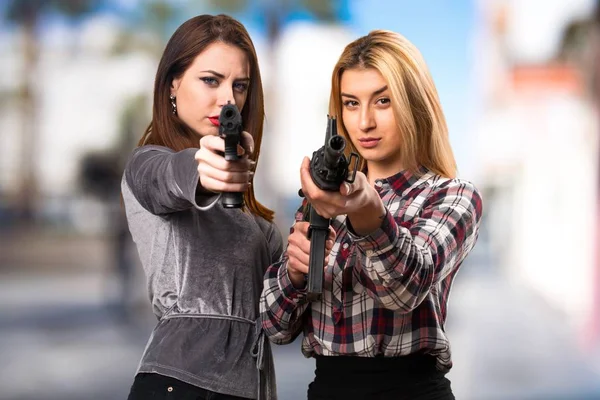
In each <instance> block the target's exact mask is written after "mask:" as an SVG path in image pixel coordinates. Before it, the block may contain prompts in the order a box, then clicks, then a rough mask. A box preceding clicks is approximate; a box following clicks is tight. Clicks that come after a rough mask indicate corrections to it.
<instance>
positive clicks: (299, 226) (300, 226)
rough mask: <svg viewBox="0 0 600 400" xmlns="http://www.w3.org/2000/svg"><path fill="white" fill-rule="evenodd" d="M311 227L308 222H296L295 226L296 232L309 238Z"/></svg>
mask: <svg viewBox="0 0 600 400" xmlns="http://www.w3.org/2000/svg"><path fill="white" fill-rule="evenodd" d="M309 226H310V223H308V222H306V221H296V223H295V224H294V231H298V232H300V233H301V234H302V236H304V237H307V236H308V228H309Z"/></svg>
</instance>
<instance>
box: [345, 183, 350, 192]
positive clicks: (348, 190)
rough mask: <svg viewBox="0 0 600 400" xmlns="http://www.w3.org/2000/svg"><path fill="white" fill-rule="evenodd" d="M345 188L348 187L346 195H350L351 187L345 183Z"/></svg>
mask: <svg viewBox="0 0 600 400" xmlns="http://www.w3.org/2000/svg"><path fill="white" fill-rule="evenodd" d="M344 186H345V187H346V195H349V194H350V185H348V184H347V183H344Z"/></svg>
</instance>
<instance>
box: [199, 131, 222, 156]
mask: <svg viewBox="0 0 600 400" xmlns="http://www.w3.org/2000/svg"><path fill="white" fill-rule="evenodd" d="M200 148H201V149H206V150H209V151H211V152H212V153H216V152H217V151H219V152H221V153H222V152H224V151H225V141H224V140H223V139H222V138H220V137H219V136H213V135H209V136H204V137H203V138H202V139H200Z"/></svg>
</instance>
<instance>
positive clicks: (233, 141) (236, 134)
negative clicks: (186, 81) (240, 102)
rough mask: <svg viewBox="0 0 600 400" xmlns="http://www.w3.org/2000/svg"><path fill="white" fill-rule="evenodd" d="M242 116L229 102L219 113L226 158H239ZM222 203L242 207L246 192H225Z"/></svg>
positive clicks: (220, 132) (225, 205)
mask: <svg viewBox="0 0 600 400" xmlns="http://www.w3.org/2000/svg"><path fill="white" fill-rule="evenodd" d="M242 128H243V127H242V116H241V114H240V112H239V110H238V108H237V107H236V106H235V104H231V103H229V102H227V104H225V105H224V106H223V108H222V109H221V113H220V114H219V136H220V137H221V138H223V139H224V140H225V154H224V156H225V159H226V160H227V161H235V160H239V159H240V157H239V156H238V153H237V150H238V145H239V144H240V143H241V141H242ZM221 204H223V207H225V208H240V207H242V206H243V205H244V193H242V192H233V193H232V192H223V194H222V195H221Z"/></svg>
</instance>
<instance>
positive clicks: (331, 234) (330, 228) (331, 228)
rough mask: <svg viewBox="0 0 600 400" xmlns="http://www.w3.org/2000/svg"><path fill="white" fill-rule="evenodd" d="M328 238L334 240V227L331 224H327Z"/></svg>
mask: <svg viewBox="0 0 600 400" xmlns="http://www.w3.org/2000/svg"><path fill="white" fill-rule="evenodd" d="M328 239H330V240H332V241H335V229H333V227H332V226H329V235H328Z"/></svg>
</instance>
